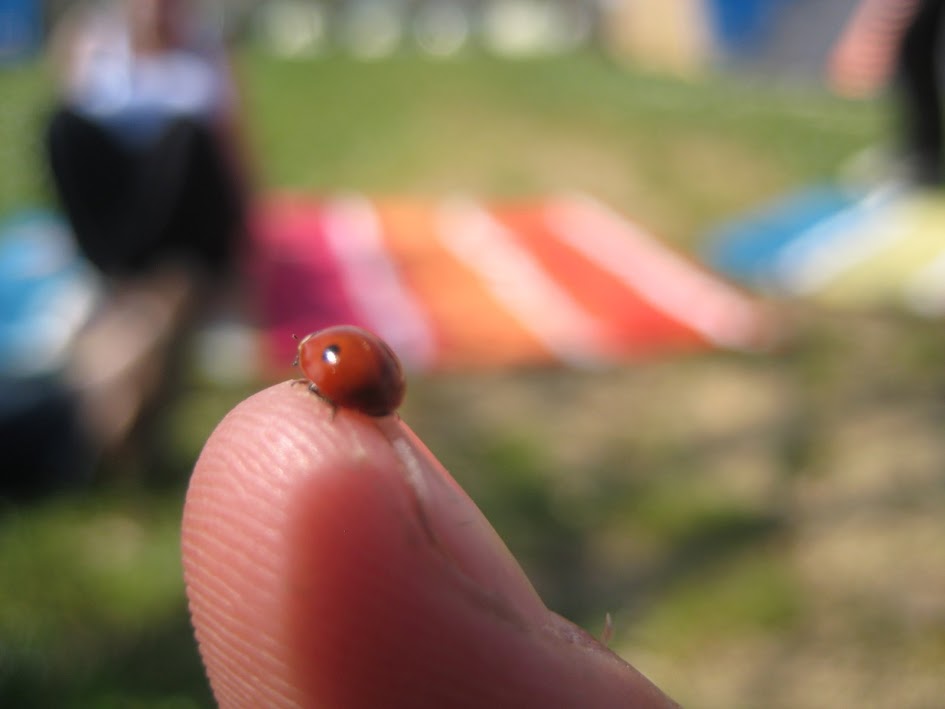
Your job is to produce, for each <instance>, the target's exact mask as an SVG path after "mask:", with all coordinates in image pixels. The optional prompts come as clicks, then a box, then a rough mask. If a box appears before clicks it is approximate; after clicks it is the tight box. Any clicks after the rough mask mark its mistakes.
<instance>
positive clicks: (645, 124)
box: [0, 53, 945, 709]
mask: <svg viewBox="0 0 945 709" xmlns="http://www.w3.org/2000/svg"><path fill="white" fill-rule="evenodd" d="M239 68H240V75H241V77H242V80H243V83H244V88H245V99H246V104H247V109H248V110H247V113H246V127H247V129H248V132H249V145H250V148H251V151H252V153H253V154H254V155H255V156H256V159H257V169H258V174H259V176H260V181H261V183H262V184H263V185H265V186H267V187H293V188H309V189H312V190H314V191H318V192H335V191H344V190H360V191H366V192H370V193H410V194H418V193H422V194H446V193H452V192H473V193H476V194H481V195H487V196H489V195H492V196H501V195H518V194H529V193H535V192H545V191H548V190H552V189H582V190H587V191H589V192H591V193H593V194H595V195H596V196H598V197H600V198H602V199H604V200H606V201H607V202H609V203H610V204H612V205H613V206H615V207H617V208H619V209H620V210H622V211H624V212H625V213H627V214H630V215H632V216H633V217H634V218H635V219H636V220H637V221H639V222H641V223H643V224H645V225H646V226H648V227H649V228H651V229H652V230H653V231H654V232H655V233H657V234H659V235H660V236H662V237H664V238H666V239H668V240H670V241H672V242H673V243H675V244H677V245H679V246H680V247H682V248H693V247H696V246H698V244H699V240H700V236H701V235H703V234H704V233H705V232H706V230H707V229H709V228H711V227H712V226H714V225H716V224H718V223H719V222H721V221H723V220H725V219H727V218H729V217H732V216H734V215H737V214H739V213H741V212H743V211H745V210H748V209H751V208H753V207H756V206H757V205H758V204H759V203H761V202H764V201H766V200H769V199H773V198H775V197H777V196H778V195H779V194H782V193H784V192H785V191H787V190H790V189H792V188H795V187H798V186H800V185H803V184H805V183H809V182H812V181H817V180H825V179H830V178H832V177H834V176H835V175H836V174H837V173H838V171H839V170H840V169H841V168H842V166H843V165H844V164H845V163H846V161H847V160H848V159H850V158H851V157H852V156H854V155H856V154H857V153H858V151H860V150H862V149H863V148H865V147H867V146H869V145H872V144H873V143H875V142H877V141H880V140H881V139H882V138H883V137H884V135H885V134H884V130H885V127H886V118H885V115H884V110H883V106H882V105H880V104H875V105H873V104H852V103H846V102H842V101H839V100H836V99H833V98H830V97H827V96H826V95H824V94H822V93H821V92H819V91H817V90H816V89H815V88H800V87H784V86H782V87H778V86H771V85H767V86H762V85H761V84H757V85H753V86H749V85H747V84H745V83H740V82H737V81H733V80H725V81H721V80H713V81H706V82H699V83H687V82H680V81H674V80H668V79H662V78H656V77H649V76H640V75H635V74H632V73H630V72H628V71H627V70H625V69H621V68H618V67H616V66H614V65H612V64H611V63H609V62H608V61H607V60H606V59H604V58H602V57H599V56H597V55H595V54H592V53H588V54H582V55H579V56H575V57H569V58H559V59H548V60H541V61H531V62H522V63H517V64H509V63H505V62H500V61H498V60H494V59H489V58H485V57H480V56H470V57H466V58H461V59H457V60H454V61H448V62H429V61H426V60H423V59H421V58H419V57H413V56H403V57H399V58H396V59H393V60H390V61H385V62H379V63H358V62H355V61H352V60H348V59H345V58H341V57H328V58H323V59H318V60H313V61H305V62H294V63H286V62H280V61H276V60H273V59H270V58H266V57H262V56H257V55H251V54H247V55H243V56H241V57H240V58H239ZM0 95H2V96H3V97H4V100H3V104H2V105H0V167H2V174H0V213H2V212H3V211H6V210H10V209H12V208H14V207H16V206H20V205H23V204H28V203H35V202H37V201H43V200H44V199H45V197H44V189H43V180H42V171H41V170H40V167H39V163H38V161H37V160H36V157H37V152H36V151H37V146H38V145H39V141H38V133H39V130H40V124H39V120H38V119H39V117H40V116H41V115H42V112H43V110H45V101H46V100H47V99H46V97H47V95H48V94H47V91H46V90H45V88H44V84H43V80H42V73H41V71H40V70H39V69H38V68H37V67H35V66H28V67H24V68H21V69H15V70H8V71H5V72H4V73H0ZM8 97H13V100H10V99H9V98H8ZM790 315H791V317H794V318H796V320H797V323H798V329H797V336H796V338H795V340H794V342H793V343H792V344H791V345H790V346H789V347H787V348H786V349H785V350H784V351H782V352H779V353H777V354H773V355H769V356H764V357H760V356H759V357H748V356H741V355H730V354H719V353H709V354H705V355H699V356H690V357H685V358H680V359H673V360H668V361H662V362H654V363H649V364H637V365H633V366H628V367H624V368H619V369H615V370H609V371H596V372H567V371H557V370H535V371H517V372H511V373H494V374H476V375H469V376H458V375H457V376H451V377H425V378H421V377H415V378H413V380H412V381H411V382H410V389H409V392H408V401H407V403H406V405H405V407H404V409H403V411H402V413H403V415H404V418H405V419H406V421H407V422H408V423H409V424H410V425H411V426H413V427H414V429H415V430H416V431H417V432H418V433H419V434H420V436H421V437H422V438H423V439H424V440H425V441H426V442H427V444H428V445H429V447H430V448H431V449H432V450H433V451H434V453H436V454H437V455H438V456H440V457H441V459H442V460H443V462H444V463H445V464H446V465H447V467H448V468H449V469H450V470H452V471H453V473H454V474H455V476H456V477H457V479H458V480H459V481H460V482H461V483H462V484H463V485H464V486H465V487H466V488H467V489H468V490H469V491H470V493H471V494H472V496H473V497H474V498H475V499H476V500H477V501H478V502H479V503H480V505H481V506H482V507H483V509H484V510H485V512H486V514H487V515H488V516H489V518H490V519H492V520H493V522H494V524H495V525H496V527H497V528H498V529H499V531H500V532H501V533H502V534H503V536H504V537H505V538H506V539H507V541H508V543H509V545H510V547H511V548H512V549H513V551H514V552H515V553H516V554H518V555H519V556H520V558H522V560H523V562H524V564H525V566H526V568H527V569H528V571H529V573H530V576H531V577H532V578H533V580H534V581H535V583H536V586H537V587H538V588H539V590H540V591H541V592H542V594H543V596H544V597H545V598H546V600H547V601H548V603H549V605H550V606H551V607H552V608H554V609H555V610H558V611H560V612H562V613H564V614H566V615H568V616H569V617H572V618H573V619H575V620H576V621H577V622H579V623H581V624H582V625H584V626H585V627H588V628H589V629H591V630H593V631H597V630H599V629H600V628H601V626H602V624H603V619H604V615H605V613H606V612H611V613H612V614H613V615H614V618H615V620H616V631H617V632H616V636H615V639H614V642H613V646H614V647H615V649H616V650H617V651H618V652H620V653H621V654H622V655H623V656H625V657H626V658H628V659H629V660H631V661H632V662H634V663H635V664H637V665H638V666H639V667H640V668H641V669H642V670H643V671H644V672H646V673H647V674H649V675H650V676H652V677H653V678H654V679H655V680H656V681H657V682H658V683H660V684H661V685H662V686H664V687H665V688H666V689H667V690H668V691H669V692H670V693H671V694H673V695H674V696H676V697H677V698H679V699H680V700H682V701H683V702H684V703H685V704H686V705H687V706H690V707H706V708H714V707H719V708H722V707H726V708H731V707H784V708H785V709H787V708H788V707H792V708H793V707H847V706H849V707H853V706H889V707H897V709H898V708H900V707H915V708H916V709H918V708H919V707H931V706H935V705H936V704H938V703H939V702H940V701H941V697H943V696H945V679H943V673H942V672H941V667H942V666H943V662H945V601H943V598H942V592H941V590H942V588H943V587H945V585H943V584H945V577H943V575H942V574H943V569H945V551H943V550H945V529H943V527H945V525H942V524H941V518H942V511H943V505H945V473H943V471H945V439H943V437H942V436H941V424H942V421H943V418H945V404H943V403H942V400H941V392H942V391H943V390H945V366H943V364H942V363H943V362H945V338H943V337H942V332H941V326H940V324H939V323H930V322H920V321H916V320H914V319H911V318H908V317H906V316H904V315H901V314H897V313H887V312H881V313H861V314H851V315H842V314H831V313H824V312H819V311H816V310H813V309H810V308H802V307H799V308H797V309H796V310H793V311H792V312H791V313H790ZM191 384H192V385H191V386H190V387H189V389H188V390H187V392H186V394H185V395H184V396H183V397H182V398H181V399H180V400H179V401H178V402H177V403H175V404H174V406H173V407H172V408H171V409H170V410H169V411H168V416H167V419H166V421H167V426H166V428H165V431H164V432H163V434H164V436H165V438H166V441H167V443H168V445H167V446H166V450H167V451H168V454H167V455H166V456H165V459H164V460H162V463H161V475H160V478H161V481H162V482H161V484H160V485H157V484H154V483H153V482H152V483H147V484H146V483H144V482H140V481H136V479H135V478H134V476H133V475H131V472H134V471H123V470H121V466H120V465H117V466H113V467H117V468H118V469H117V470H112V471H111V477H110V481H109V482H107V483H103V484H102V485H100V486H99V487H98V488H97V489H96V490H94V491H91V492H89V493H87V494H81V495H75V496H68V497H63V498H59V499H55V500H50V501H46V502H42V503H38V504H34V505H30V506H13V505H7V506H6V507H3V508H2V509H0V579H3V583H2V584H0V706H16V707H31V706H36V707H48V706H58V707H86V706H89V707H91V706H95V707H100V706H105V707H110V706H115V707H119V706H120V707H128V706H142V707H145V706H147V707H151V706H154V707H188V706H205V705H207V704H208V703H209V697H208V693H207V689H206V684H205V681H204V679H203V676H202V672H201V669H200V666H199V661H198V659H197V655H196V650H195V648H194V645H193V642H192V640H191V638H190V636H189V631H188V626H187V619H186V611H185V605H184V598H183V590H182V587H181V580H180V567H179V559H178V552H177V543H178V539H177V533H178V531H177V524H178V520H179V516H180V506H181V500H182V496H183V491H184V484H185V480H186V476H187V473H188V471H189V466H190V465H191V464H192V462H193V460H194V457H195V456H196V454H197V452H198V451H199V448H200V445H201V442H202V441H203V440H204V439H205V438H206V435H207V434H208V433H209V431H210V430H211V428H212V427H213V425H214V424H215V423H216V421H217V420H218V419H219V418H220V416H222V414H223V413H224V412H225V411H226V410H227V408H228V407H229V406H231V405H232V404H233V403H234V402H235V401H237V400H238V399H239V398H240V397H241V396H242V395H244V394H245V392H242V391H226V390H220V389H218V388H212V387H209V386H207V385H206V384H203V383H201V382H200V381H199V379H198V378H196V377H195V378H194V380H193V381H192V383H191ZM483 392H487V393H486V394H483ZM122 473H126V474H124V475H123V474H122ZM150 477H151V478H152V479H153V477H154V476H150Z"/></svg>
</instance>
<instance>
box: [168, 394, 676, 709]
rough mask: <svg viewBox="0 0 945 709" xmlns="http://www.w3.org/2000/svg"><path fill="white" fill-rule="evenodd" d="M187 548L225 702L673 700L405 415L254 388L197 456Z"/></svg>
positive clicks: (204, 641)
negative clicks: (461, 481)
mask: <svg viewBox="0 0 945 709" xmlns="http://www.w3.org/2000/svg"><path fill="white" fill-rule="evenodd" d="M182 547H183V565H184V575H185V581H186V584H187V592H188V598H189V602H190V608H191V614H192V618H193V623H194V627H195V633H196V637H197V640H198V643H199V646H200V651H201V655H202V657H203V659H204V662H205V665H206V668H207V673H208V676H209V678H210V682H211V685H212V688H213V692H214V695H215V697H216V699H217V701H218V703H219V704H220V706H223V707H259V706H266V707H278V706H325V707H344V708H345V709H353V708H355V707H361V706H364V707H376V706H387V707H397V706H412V707H423V706H457V707H459V706H469V707H474V706H542V707H555V706H561V707H564V706H578V705H581V706H625V705H626V704H625V703H622V702H624V701H625V700H627V699H635V700H641V701H640V702H639V703H637V704H635V705H637V706H670V704H664V703H663V701H664V700H665V698H663V697H662V695H660V694H659V692H658V691H657V690H656V689H655V688H653V687H652V685H650V684H649V683H648V682H647V681H646V680H645V679H644V678H643V677H642V676H640V675H639V674H638V673H636V672H635V671H634V670H632V668H630V667H629V666H628V665H626V664H625V663H623V662H622V661H620V660H619V659H618V658H616V656H614V655H612V653H609V651H607V650H606V649H604V648H602V647H600V646H598V645H597V644H596V643H595V642H594V641H593V640H591V639H590V638H589V637H588V636H587V635H586V634H585V633H583V631H580V630H579V629H578V628H576V627H574V626H573V625H571V624H569V623H567V622H566V621H564V620H563V619H560V618H558V617H557V616H554V615H553V614H551V613H549V612H548V611H547V609H545V607H544V606H543V605H542V603H541V601H540V599H539V598H538V597H537V595H536V594H535V592H534V590H533V589H532V587H531V585H530V584H529V583H528V580H527V579H526V578H525V575H524V573H523V572H522V571H521V569H520V568H519V566H518V564H517V563H516V562H515V560H514V559H513V558H512V556H511V554H509V553H508V550H507V549H506V548H505V546H504V544H503V543H502V542H501V540H500V539H499V538H498V536H497V535H496V534H495V532H494V530H492V528H491V526H490V525H489V524H488V522H487V521H486V520H485V519H484V518H483V517H482V515H481V513H480V512H479V510H478V509H477V508H476V507H475V505H474V504H473V503H472V501H471V500H469V498H468V497H467V496H466V495H465V493H464V492H463V491H462V490H461V489H460V488H459V487H458V486H457V485H456V483H455V482H453V481H452V479H451V478H450V477H449V475H448V474H447V473H446V471H445V470H443V469H442V467H440V466H439V464H438V463H437V462H436V460H435V459H434V458H433V456H432V455H431V454H430V453H429V451H427V450H426V448H425V447H424V446H423V445H422V443H420V441H418V440H417V439H416V437H415V436H413V434H412V433H411V432H410V431H409V429H408V428H407V427H406V426H405V425H404V424H403V423H402V422H400V421H399V419H398V418H397V417H396V416H392V417H385V418H381V419H374V418H371V417H368V416H365V415H363V414H358V413H353V412H350V411H347V410H343V409H342V410H338V411H337V412H334V411H333V409H332V407H331V406H329V405H328V404H326V403H325V402H324V401H323V400H321V399H319V398H318V397H317V396H313V395H312V394H311V393H310V392H308V391H307V390H306V389H305V388H304V387H297V386H292V385H291V384H290V383H284V384H280V385H276V386H274V387H271V388H269V389H266V390H264V391H262V392H260V393H258V394H256V395H254V396H252V397H250V398H249V399H247V400H246V401H244V402H242V403H241V404H240V405H238V406H237V407H236V408H235V409H234V410H233V411H232V412H230V413H229V414H228V415H227V416H226V417H225V418H224V420H223V421H222V422H221V423H220V424H219V426H218V427H217V429H216V430H215V431H214V433H213V434H212V435H211V437H210V439H209V440H208V441H207V444H206V446H205V448H204V450H203V452H202V454H201V456H200V458H199V460H198V462H197V465H196V467H195V470H194V473H193V477H192V479H191V484H190V488H189V490H188V494H187V500H186V504H185V508H184V518H183V530H182ZM615 698H617V703H616V704H614V703H612V701H613V700H614V699H615ZM642 700H645V701H642ZM575 702H577V703H575Z"/></svg>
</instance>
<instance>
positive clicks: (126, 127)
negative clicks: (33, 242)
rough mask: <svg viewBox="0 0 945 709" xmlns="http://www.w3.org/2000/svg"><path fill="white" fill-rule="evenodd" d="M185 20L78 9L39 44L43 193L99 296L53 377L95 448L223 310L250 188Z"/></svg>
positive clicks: (220, 87) (210, 50) (161, 387)
mask: <svg viewBox="0 0 945 709" xmlns="http://www.w3.org/2000/svg"><path fill="white" fill-rule="evenodd" d="M200 20H201V15H200V14H199V13H198V12H197V7H196V6H195V5H194V4H193V3H191V2H188V0H114V1H112V2H104V3H95V4H90V3H85V4H82V5H80V6H77V7H75V8H73V9H72V11H71V12H70V14H68V15H67V16H66V17H64V18H63V19H62V20H61V21H60V23H59V25H58V26H57V28H56V32H55V35H54V37H53V38H52V41H51V46H50V53H51V57H52V60H53V65H54V68H55V69H56V70H57V74H58V77H59V79H60V87H61V91H60V96H59V99H58V103H57V105H56V106H55V108H54V112H53V114H52V117H51V119H50V121H49V124H48V128H47V133H46V147H47V157H48V163H49V168H50V173H51V178H52V183H53V187H54V189H55V192H56V194H57V196H58V198H59V202H60V204H61V206H62V209H63V211H64V213H65V215H66V217H67V220H68V222H69V225H70V227H71V231H72V233H73V236H74V239H75V242H76V244H77V246H78V247H79V249H80V251H81V252H82V254H83V255H84V256H85V258H86V259H87V260H88V261H89V262H90V263H91V264H92V265H93V266H94V267H95V269H96V270H97V271H98V272H99V273H100V275H101V276H102V279H103V282H104V284H105V289H104V290H105V298H104V302H103V304H102V306H101V307H100V309H99V311H98V312H97V313H96V314H95V315H94V316H93V318H92V319H91V321H90V322H89V324H88V326H87V327H86V328H84V330H83V331H82V332H81V333H80V334H79V335H78V337H77V339H76V342H75V345H74V347H73V352H72V356H71V359H70V361H69V362H68V364H67V366H66V368H65V372H64V379H65V381H66V382H67V383H68V385H69V386H70V388H72V389H73V390H75V391H76V392H78V400H79V402H80V403H79V409H80V419H81V420H82V422H83V425H84V427H85V429H86V430H87V431H88V433H89V435H90V437H91V438H92V440H93V441H94V442H95V445H96V446H98V447H100V448H101V449H103V450H104V451H106V452H107V451H115V450H121V449H122V448H123V447H127V446H128V445H129V443H128V441H130V440H131V439H132V437H133V434H134V433H135V432H136V430H137V429H140V428H141V427H142V426H145V425H146V424H147V423H148V418H149V417H148V416H147V414H148V413H150V412H153V411H156V410H157V409H159V408H160V407H159V404H160V403H161V401H162V400H164V399H165V398H166V397H167V396H168V394H169V392H170V389H171V388H172V387H171V386H170V385H171V384H172V383H173V377H172V374H173V371H174V366H173V365H174V364H175V360H176V358H175V355H176V354H177V353H178V352H179V349H180V344H181V342H182V340H183V337H184V335H185V334H186V332H187V329H188V326H190V325H191V324H192V323H193V321H194V316H195V315H196V314H197V312H198V310H199V309H205V308H206V303H207V302H210V303H211V304H214V301H218V302H217V303H216V304H217V305H218V306H219V305H220V304H221V303H222V304H223V307H226V299H227V298H228V297H230V296H228V295H227V293H230V289H231V287H232V285H233V283H232V281H233V279H232V278H231V276H232V275H233V274H234V273H235V267H236V265H237V263H238V259H239V255H240V253H241V244H242V241H243V234H244V230H245V223H244V222H245V210H246V205H247V201H248V194H249V188H248V179H247V176H248V170H247V169H246V161H245V160H244V151H243V149H242V143H241V137H240V134H239V130H238V118H239V115H238V105H237V104H238V101H237V92H236V87H235V85H234V81H233V78H232V76H231V72H230V68H229V64H228V62H227V58H226V55H225V51H224V48H223V46H222V42H221V41H220V38H219V37H218V36H217V34H216V33H215V32H211V31H207V27H206V26H205V25H204V24H203V23H202V22H201V21H200ZM142 422H144V423H142ZM130 445H133V443H132V444H130Z"/></svg>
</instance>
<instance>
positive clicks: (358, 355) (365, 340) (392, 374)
mask: <svg viewBox="0 0 945 709" xmlns="http://www.w3.org/2000/svg"><path fill="white" fill-rule="evenodd" d="M297 364H298V366H299V368H300V369H301V370H302V373H303V374H304V375H305V377H306V378H307V379H308V380H309V381H310V382H311V383H312V385H313V386H314V388H315V391H316V392H317V393H318V394H319V395H320V396H321V397H322V398H324V399H326V400H328V402H329V403H331V404H333V405H334V406H339V407H343V408H348V409H355V410H356V411H360V412H362V413H365V414H368V415H369V416H386V415H388V414H390V413H393V412H394V411H396V410H397V407H398V406H400V404H401V402H402V401H403V399H404V392H405V389H406V384H405V381H404V371H403V368H402V367H401V365H400V360H398V359H397V355H395V354H394V351H393V350H392V349H391V348H390V347H389V346H388V345H387V343H385V342H384V341H383V340H381V339H380V338H379V337H377V335H374V334H373V333H371V332H368V331H367V330H363V329H361V328H359V327H354V326H353V325H338V326H334V327H328V328H325V329H324V330H318V331H317V332H313V333H312V334H310V335H308V336H306V337H305V338H304V339H303V340H302V341H301V342H299V354H298V359H297Z"/></svg>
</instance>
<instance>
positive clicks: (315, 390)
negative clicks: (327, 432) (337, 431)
mask: <svg viewBox="0 0 945 709" xmlns="http://www.w3.org/2000/svg"><path fill="white" fill-rule="evenodd" d="M295 381H296V382H308V390H309V391H310V392H312V393H313V394H314V395H315V396H317V397H318V398H319V399H321V400H322V401H324V402H325V403H326V404H328V406H329V408H330V409H331V414H330V415H329V417H328V420H329V421H334V420H335V414H337V413H338V406H337V405H336V404H335V402H334V401H332V400H331V399H329V398H328V397H326V396H325V395H324V394H322V393H321V392H320V391H319V390H318V387H317V386H315V382H311V381H309V380H308V379H296V380H295ZM293 383H294V382H293Z"/></svg>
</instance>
